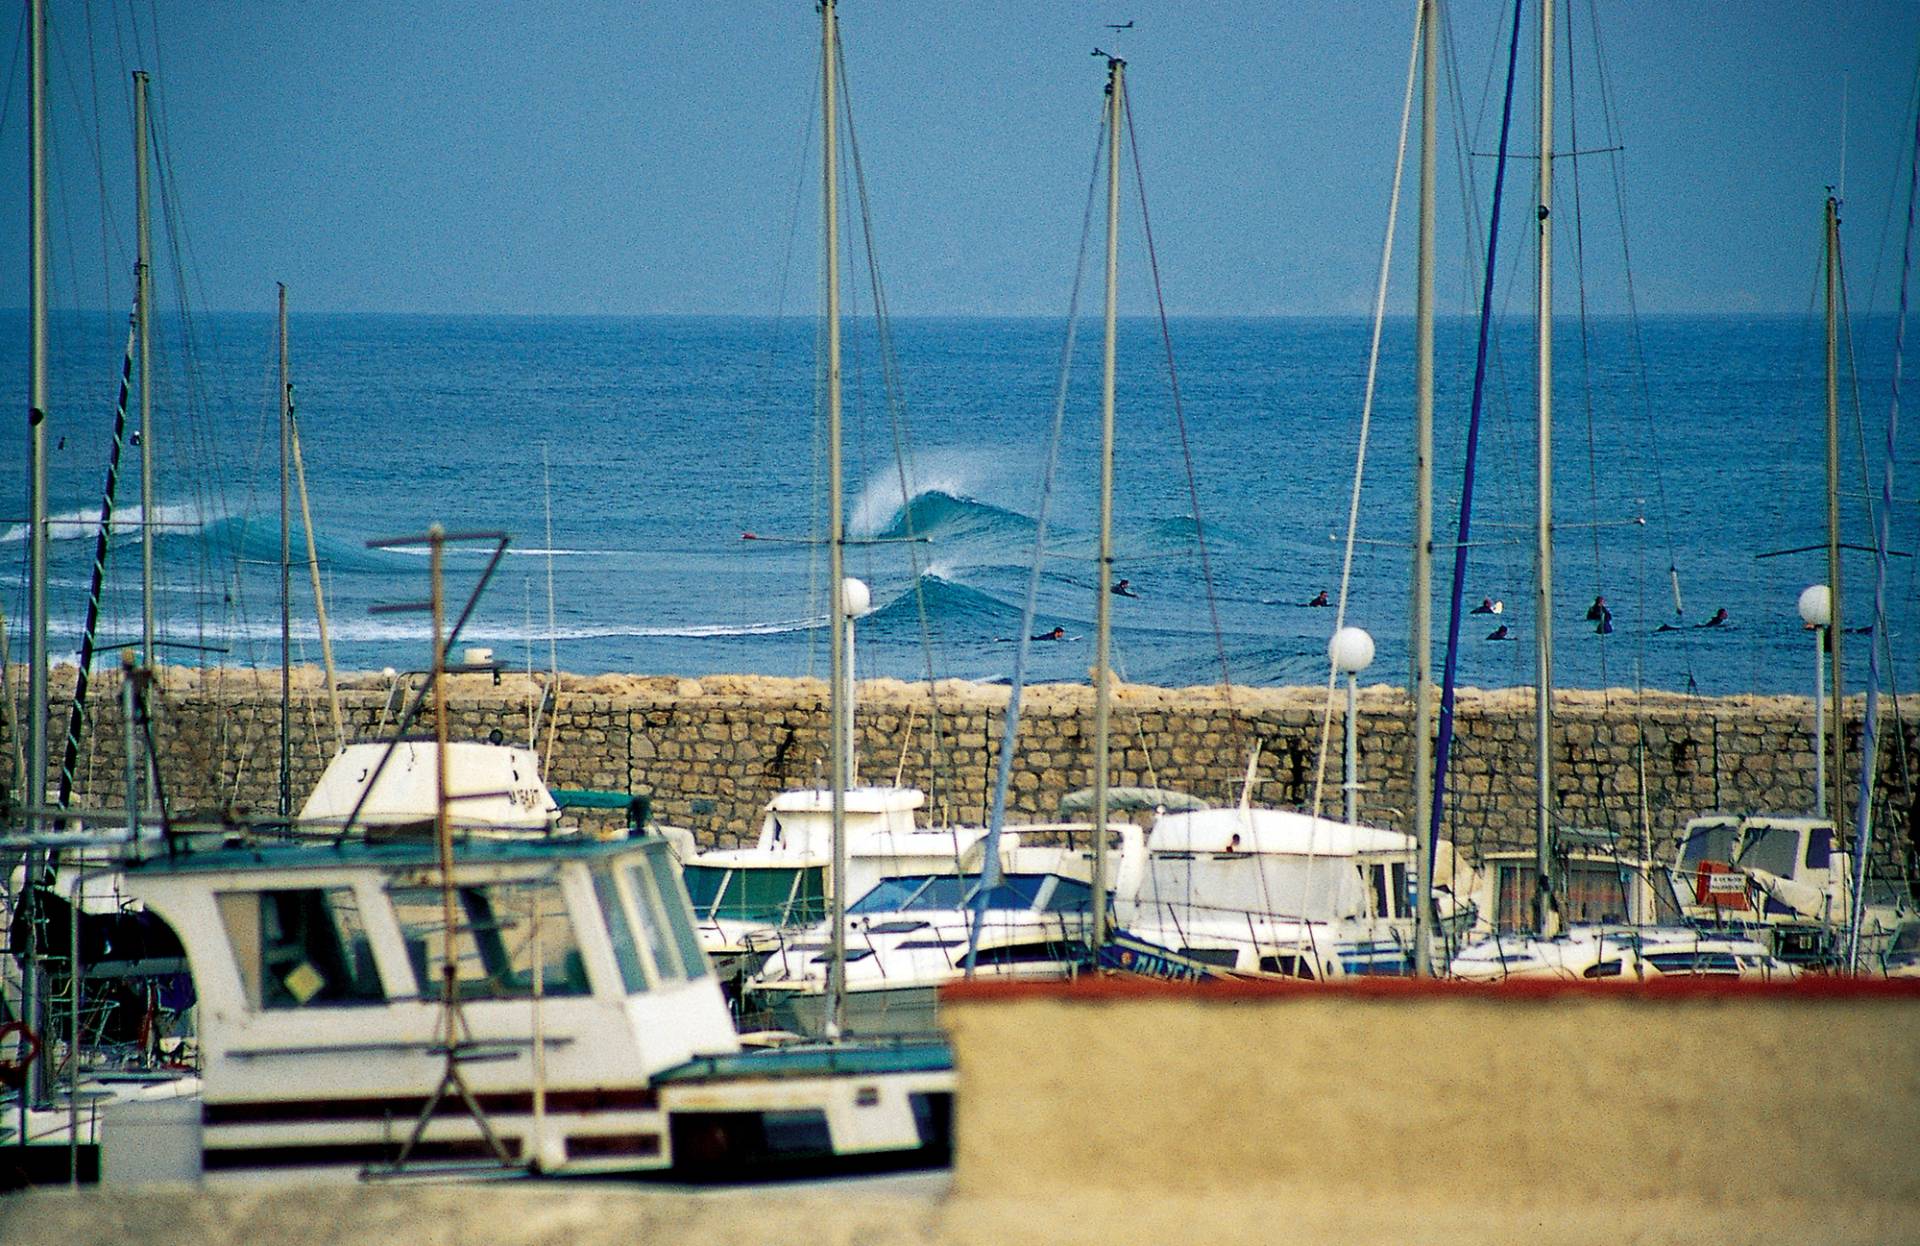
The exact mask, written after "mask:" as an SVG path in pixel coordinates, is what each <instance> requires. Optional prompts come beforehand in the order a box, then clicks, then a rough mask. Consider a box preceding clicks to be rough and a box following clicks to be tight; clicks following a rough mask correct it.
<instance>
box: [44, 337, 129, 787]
mask: <svg viewBox="0 0 1920 1246" xmlns="http://www.w3.org/2000/svg"><path fill="white" fill-rule="evenodd" d="M136 324H137V321H136V319H135V317H134V315H133V314H132V313H129V315H128V316H127V349H126V353H125V354H124V355H123V356H122V358H121V364H120V397H119V399H118V401H116V402H115V403H114V408H113V444H112V447H111V449H110V450H109V452H108V454H107V481H106V484H105V486H103V487H102V489H101V491H100V530H99V533H98V535H97V536H96V537H95V539H94V544H93V575H92V577H91V580H90V582H89V585H88V589H87V616H86V621H85V623H84V624H83V625H82V626H81V629H80V661H79V665H78V666H77V667H76V668H75V671H74V683H73V703H72V705H71V706H70V707H69V708H68V712H67V738H66V744H65V747H63V748H62V749H61V754H60V787H59V794H58V795H57V796H56V797H55V798H54V804H56V805H58V806H59V807H60V808H62V809H64V808H66V807H67V802H68V801H69V800H70V799H71V798H72V796H73V771H74V766H75V764H76V763H77V762H78V761H79V753H80V732H81V730H82V728H83V727H84V726H85V725H86V713H87V683H88V680H89V679H90V678H91V677H92V675H93V644H94V637H95V631H96V629H97V628H98V627H99V624H100V595H101V593H102V591H103V590H104V589H105V588H106V580H107V549H108V546H109V544H110V538H111V536H112V534H113V503H114V496H115V494H116V493H117V492H118V489H119V483H120V451H121V448H122V447H123V446H125V444H126V435H127V391H128V390H129V389H130V388H131V387H132V385H133V351H134V346H135V343H136V340H137V339H136V338H135V336H134V334H135V328H136ZM142 519H143V520H145V521H147V522H151V517H150V516H142Z"/></svg>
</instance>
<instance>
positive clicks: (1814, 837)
mask: <svg viewBox="0 0 1920 1246" xmlns="http://www.w3.org/2000/svg"><path fill="white" fill-rule="evenodd" d="M1832 864H1833V828H1831V827H1826V826H1816V827H1814V828H1813V830H1812V831H1811V832H1810V833H1809V834H1808V836H1807V868H1808V869H1810V870H1824V869H1827V868H1829V867H1830V866H1831V865H1832Z"/></svg>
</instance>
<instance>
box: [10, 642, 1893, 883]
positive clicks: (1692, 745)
mask: <svg viewBox="0 0 1920 1246" xmlns="http://www.w3.org/2000/svg"><path fill="white" fill-rule="evenodd" d="M10 684H11V691H12V692H13V693H14V700H15V703H16V705H17V704H18V702H19V701H20V700H22V699H23V698H22V697H21V695H20V693H21V691H22V689H23V687H24V680H22V679H19V678H17V677H16V678H15V679H14V680H12V681H10ZM71 684H72V678H71V672H70V670H69V671H62V672H58V673H57V677H56V679H55V681H54V684H53V689H54V691H53V702H54V704H53V707H52V713H51V715H50V718H51V722H50V724H49V741H50V744H49V751H50V753H51V754H52V765H53V773H55V774H57V764H58V756H59V751H60V743H61V741H62V740H63V738H64V732H65V727H66V719H67V708H66V707H67V702H68V700H69V699H70V696H71ZM118 689H119V677H118V674H117V673H112V672H110V673H108V674H105V675H103V676H100V677H97V678H96V679H95V681H94V692H93V694H92V696H91V697H90V701H91V705H92V710H91V713H90V715H89V730H88V732H87V734H86V736H85V739H84V742H83V746H82V748H81V750H80V753H79V758H78V765H77V767H76V781H77V786H76V794H75V803H76V804H77V805H80V806H93V807H114V806H118V805H121V804H122V803H123V800H124V796H123V788H124V779H123V775H124V763H123V757H124V754H123V752H122V745H121V740H122V732H121V725H120V715H119V710H118V704H119V697H118ZM412 695H413V690H412V689H410V688H403V687H397V686H395V685H394V684H392V683H391V682H390V681H388V680H384V679H381V678H378V677H368V676H360V677H355V678H353V679H351V680H350V681H349V683H348V686H347V687H346V688H345V690H344V691H342V693H341V694H340V697H341V706H342V713H343V717H344V719H345V722H346V733H347V735H348V737H349V738H350V739H352V738H374V737H376V736H378V735H379V734H381V733H382V732H385V731H389V730H391V728H392V725H393V723H394V721H395V719H396V718H397V717H398V716H399V714H400V712H401V710H402V708H403V706H404V705H405V703H406V702H407V701H408V700H409V698H410V697H411V696H412ZM548 695H549V694H548V690H547V689H546V687H545V684H544V681H542V680H535V681H532V682H529V681H528V680H527V679H526V678H525V677H524V676H509V677H507V678H506V679H505V680H504V681H503V682H502V683H500V684H498V685H496V684H495V683H493V682H492V681H491V680H490V679H487V678H486V677H484V676H473V675H463V676H457V677H453V678H452V680H451V687H450V692H449V702H450V713H449V718H450V727H449V730H450V734H451V736H452V738H454V739H484V738H487V736H488V735H489V734H490V733H491V732H493V731H496V730H497V731H499V732H500V733H501V735H502V736H503V737H504V738H505V739H508V740H514V741H521V742H525V741H526V740H527V739H528V735H529V730H530V728H532V727H533V726H534V722H535V716H534V707H535V706H536V705H539V706H540V707H541V709H540V713H539V716H538V739H537V741H536V744H537V747H538V748H539V749H540V750H541V751H542V752H543V753H544V754H546V756H547V758H548V782H549V783H550V784H551V785H553V786H555V787H594V788H604V789H614V790H621V791H631V792H643V793H647V794H649V795H651V796H652V797H653V799H654V809H655V816H656V817H657V818H658V819H660V820H662V821H666V822H671V823H675V824H678V825H682V826H686V827H689V828H691V829H693V830H694V831H695V832H696V833H697V834H698V836H699V837H700V839H701V840H702V841H703V842H704V843H707V844H720V845H731V844H735V843H738V842H740V841H741V840H743V839H748V840H750V839H751V837H752V835H753V834H754V832H755V830H756V829H757V827H758V824H759V817H760V809H761V807H762V806H763V805H764V804H765V803H766V801H767V800H768V799H769V798H770V797H771V796H772V795H773V794H774V793H775V792H777V791H779V790H781V789H783V788H788V787H796V786H810V785H813V784H816V783H823V782H824V779H825V775H826V741H827V718H828V714H827V699H826V689H825V685H824V684H822V683H821V682H820V681H817V680H781V679H768V678H759V677H743V676H716V677H710V678H708V679H704V680H697V681H696V680H676V679H669V678H635V677H624V676H602V677H596V678H592V679H584V680H573V679H570V678H563V680H562V681H561V686H560V691H559V694H558V700H557V706H552V705H548V704H546V703H545V701H546V698H547V697H548ZM1092 702H1093V693H1092V689H1090V688H1086V687H1077V686H1064V685H1063V686H1049V687H1042V688H1035V689H1029V690H1028V692H1027V694H1026V698H1025V703H1024V708H1023V714H1022V720H1021V730H1020V733H1019V740H1018V744H1017V745H1016V752H1015V756H1014V765H1013V774H1012V786H1011V790H1010V793H1009V799H1008V808H1009V818H1010V819H1013V820H1033V819H1045V818H1051V817H1053V816H1055V814H1056V812H1057V809H1058V805H1059V802H1060V798H1061V797H1062V796H1064V795H1065V794H1066V793H1068V792H1070V791H1072V790H1074V789H1077V788H1081V787H1086V786H1088V785H1089V784H1090V783H1091V755H1092V751H1093V724H1092ZM1006 703H1007V691H1006V689H1004V688H988V687H981V686H978V685H971V684H965V683H959V682H942V683H940V684H937V685H933V686H929V685H925V684H903V683H897V682H894V681H874V682H873V683H870V684H863V685H862V686H861V690H860V704H859V708H858V711H857V714H856V727H857V733H858V741H859V743H858V770H859V775H860V777H861V779H862V780H863V781H866V782H873V783H890V782H893V781H895V779H896V777H897V778H898V780H899V781H900V782H903V783H906V784H909V785H913V786H917V787H920V788H922V789H924V790H925V791H926V792H927V793H928V807H929V815H930V817H931V819H932V820H933V821H935V822H959V823H966V822H982V821H984V820H985V818H986V816H987V812H988V809H989V807H990V804H991V800H992V791H993V782H994V776H995V769H996V767H997V765H998V759H999V752H1000V741H1001V737H1002V733H1003V730H1004V723H1005V711H1006ZM154 706H155V722H154V733H155V743H156V756H157V758H158V767H159V771H160V775H161V782H162V784H163V786H164V788H165V791H166V795H167V798H168V801H169V805H170V807H171V808H173V809H175V810H178V811H185V810H196V811H201V812H205V813H209V814H212V813H217V812H219V811H223V810H236V811H240V812H247V813H257V814H266V813H271V812H272V811H273V810H274V809H275V807H276V804H277V796H278V787H279V777H278V768H279V751H280V743H279V740H280V697H279V678H278V673H277V672H244V671H209V672H193V671H184V670H171V671H167V672H165V674H164V676H163V678H162V679H161V680H160V681H159V685H158V687H157V689H156V695H155V698H154ZM1343 709H1344V701H1343V699H1338V698H1337V699H1336V700H1335V702H1334V703H1333V705H1332V706H1331V708H1330V709H1329V707H1328V706H1327V704H1326V702H1325V698H1324V697H1323V695H1322V693H1321V691H1320V690H1318V689H1304V688H1294V689H1233V690H1230V691H1226V692H1223V691H1222V690H1220V689H1217V688H1189V689H1161V688H1148V687H1142V686H1137V685H1126V686H1122V687H1120V688H1119V689H1117V691H1116V696H1115V702H1114V714H1113V720H1112V753H1113V759H1114V760H1113V770H1112V782H1113V783H1115V784H1116V785H1118V784H1137V785H1154V786H1161V787H1172V788H1178V789H1182V790H1185V791H1188V792H1191V793H1193V794H1194V795H1197V796H1200V797H1202V798H1204V799H1207V800H1210V801H1213V802H1216V803H1229V802H1233V801H1235V800H1237V799H1239V796H1240V792H1241V788H1242V785H1243V784H1244V783H1245V782H1246V778H1247V771H1248V758H1249V755H1250V753H1251V751H1252V750H1253V748H1254V746H1255V745H1256V743H1257V745H1258V747H1259V755H1258V761H1257V763H1256V765H1255V767H1254V776H1255V783H1256V788H1255V791H1254V797H1253V798H1254V800H1255V801H1256V802H1258V803H1261V804H1266V805H1272V806H1278V807H1306V806H1309V805H1311V804H1312V802H1313V800H1314V796H1315V792H1316V791H1318V792H1319V794H1320V803H1321V808H1322V809H1324V810H1325V811H1327V812H1329V813H1331V814H1335V815H1337V814H1338V813H1339V811H1340V809H1341V805H1342V790H1341V784H1342V740H1343V732H1344V724H1343V721H1342V713H1343ZM1847 709H1848V721H1849V723H1850V724H1851V729H1850V732H1849V735H1850V749H1849V756H1848V762H1847V776H1848V783H1847V788H1846V791H1845V793H1844V795H1845V796H1846V808H1847V809H1848V810H1851V807H1852V799H1853V793H1854V792H1855V791H1857V788H1856V787H1855V786H1854V782H1855V781H1856V779H1857V776H1858V773H1859V726H1858V724H1859V716H1860V712H1861V705H1860V703H1859V699H1858V698H1855V700H1854V701H1852V702H1850V703H1849V705H1848V707H1847ZM1902 709H1903V712H1902V713H1900V714H1895V713H1894V712H1892V707H1891V706H1883V711H1884V712H1883V716H1882V721H1883V722H1885V723H1887V724H1888V729H1887V731H1886V732H1885V734H1884V736H1883V744H1884V751H1883V752H1882V755H1881V756H1882V764H1881V767H1880V796H1881V799H1882V800H1883V802H1884V805H1883V812H1882V815H1881V819H1880V842H1881V844H1882V845H1883V847H1884V848H1885V849H1886V850H1888V851H1891V852H1894V853H1904V852H1906V851H1908V850H1909V849H1910V848H1911V846H1912V837H1913V836H1914V835H1915V834H1916V833H1920V832H1916V828H1915V826H1914V818H1915V817H1916V811H1915V809H1914V800H1915V793H1914V791H1913V789H1912V788H1911V787H1910V786H1909V784H1910V779H1909V777H1908V771H1907V769H1906V767H1905V764H1904V762H1903V760H1902V758H1901V754H1900V752H1899V745H1898V743H1897V741H1898V739H1899V736H1900V733H1902V732H1904V736H1905V739H1904V747H1905V749H1906V752H1907V754H1908V755H1912V754H1913V753H1914V752H1915V751H1916V750H1920V722H1916V719H1917V718H1920V712H1917V711H1920V702H1915V703H1912V704H1909V705H1906V706H1904V707H1902ZM15 715H17V710H16V711H15ZM15 715H10V716H9V720H10V721H14V720H16V719H15ZM1555 715H1556V719H1555V749H1554V767H1553V777H1554V786H1555V789H1556V793H1557V796H1558V800H1559V811H1560V817H1559V821H1560V823H1561V824H1562V825H1570V826H1582V827H1590V828H1595V829H1611V830H1614V831H1616V832H1618V833H1620V834H1622V835H1624V836H1627V837H1629V840H1630V842H1634V841H1637V839H1638V837H1639V835H1640V833H1641V826H1642V819H1643V818H1644V820H1645V822H1646V824H1647V825H1648V826H1649V828H1650V835H1651V838H1652V839H1653V840H1654V842H1655V843H1656V844H1660V843H1665V842H1670V841H1671V839H1672V837H1673V835H1674V833H1675V832H1676V831H1677V830H1678V828H1679V827H1680V825H1681V824H1682V823H1683V822H1684V821H1685V820H1686V819H1687V818H1689V817H1692V816H1694V815H1696V814H1699V813H1703V812H1709V811H1713V810H1736V811H1752V812H1759V811H1766V812H1785V813H1795V812H1804V811H1807V810H1810V809H1811V807H1812V805H1813V773H1814V765H1813V741H1812V739H1811V734H1812V710H1811V705H1810V703H1809V702H1808V700H1807V699H1806V698H1796V697H1740V698H1726V699H1707V698H1698V697H1681V696H1675V695H1671V694H1646V695H1644V696H1640V695H1636V694H1634V693H1631V692H1623V691H1615V692H1610V693H1601V692H1568V693H1565V694H1562V695H1560V696H1559V697H1557V698H1556V705H1555ZM1409 718H1410V712H1409V706H1408V699H1407V697H1406V695H1405V693H1404V692H1403V691H1401V690H1400V689H1397V688H1391V687H1386V686H1379V687H1375V688H1370V689H1366V690H1364V691H1363V692H1362V694H1361V697H1360V701H1359V717H1358V735H1359V745H1358V753H1359V785H1360V787H1359V811H1360V817H1361V819H1362V820H1363V821H1368V822H1372V823H1375V824H1378V825H1388V826H1403V825H1404V824H1405V822H1406V819H1407V817H1408V812H1409V811H1410V810H1411V808H1412V797H1411V791H1410V787H1411V783H1410V776H1411V771H1412V759H1411V757H1410V755H1409V753H1408V748H1407V740H1408V726H1409ZM289 728H290V730H289V734H290V737H291V741H292V747H291V751H290V756H291V765H290V770H291V776H290V787H291V791H292V799H293V803H294V805H295V807H296V808H297V807H298V805H299V803H300V802H301V801H302V800H303V799H304V797H305V794H306V793H307V791H308V790H309V789H310V788H311V787H312V786H313V784H314V783H315V781H317V779H318V778H319V775H320V771H321V769H322V768H323V767H324V765H325V762H326V759H327V758H328V757H329V756H331V754H332V751H333V742H334V733H333V728H332V726H331V717H330V713H329V710H328V707H327V697H326V694H325V692H324V690H323V689H322V688H321V687H320V686H319V681H318V680H317V678H315V677H314V675H313V673H312V672H309V671H302V672H300V673H299V678H298V679H297V680H296V682H295V687H294V691H293V698H292V705H291V714H290V723H289ZM430 731H431V719H430V718H423V719H422V720H421V721H420V722H418V723H417V724H416V725H415V727H414V728H413V732H414V733H417V734H429V733H430ZM1533 735H1534V725H1533V701H1532V696H1531V694H1530V693H1529V692H1526V691H1515V690H1501V691H1492V692H1479V691H1474V690H1467V691H1463V692H1462V693H1461V695H1460V698H1459V704H1458V715H1457V728H1456V736H1455V744H1454V753H1453V765H1452V782H1451V790H1450V792H1449V795H1448V821H1447V826H1448V832H1447V833H1448V834H1449V835H1450V836H1451V837H1452V838H1453V839H1454V840H1455V842H1456V843H1458V844H1459V845H1460V846H1461V847H1462V848H1464V849H1467V850H1468V851H1469V852H1470V853H1475V854H1477V853H1479V852H1484V851H1487V850H1491V849H1499V848H1521V847H1525V846H1527V845H1529V844H1531V842H1532V839H1533V823H1534V813H1533V806H1534V793H1535V790H1536V782H1535V777H1534V760H1533V745H1532V741H1533ZM1323 737H1324V742H1325V754H1324V755H1325V761H1324V766H1323V765H1322V763H1321V757H1322V741H1323ZM12 754H13V748H12V740H11V738H10V737H9V736H7V735H6V734H5V733H4V732H0V777H3V778H4V779H5V780H6V782H7V785H8V787H9V788H10V789H12V788H13V774H14V771H13V766H14V763H13V760H12ZM55 782H56V778H52V777H50V779H49V788H48V790H49V792H50V793H51V792H52V791H54V790H55V788H54V784H55Z"/></svg>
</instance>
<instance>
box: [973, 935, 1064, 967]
mask: <svg viewBox="0 0 1920 1246" xmlns="http://www.w3.org/2000/svg"><path fill="white" fill-rule="evenodd" d="M1084 952H1085V946H1084V945H1083V944H1078V943H1062V942H1057V941H1054V940H1051V939H1049V940H1045V941H1043V942H1029V943H1008V944H1003V945H1002V946H1000V947H983V948H981V949H980V950H979V951H978V952H977V953H975V956H974V963H975V964H977V965H1041V964H1049V963H1052V962H1056V961H1062V960H1076V959H1078V958H1079V957H1080V956H1081V955H1083V954H1084Z"/></svg>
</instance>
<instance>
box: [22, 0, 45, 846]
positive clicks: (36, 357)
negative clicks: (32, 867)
mask: <svg viewBox="0 0 1920 1246" xmlns="http://www.w3.org/2000/svg"><path fill="white" fill-rule="evenodd" d="M28 10H29V12H30V13H31V18H30V21H31V25H32V28H33V29H32V32H31V34H30V37H29V41H30V43H31V51H30V53H29V56H28V66H27V94H28V97H29V101H28V107H27V112H28V121H27V129H28V135H29V138H28V142H29V154H28V157H27V162H28V166H29V174H28V179H29V194H30V196H31V199H32V206H31V208H30V209H29V213H28V215H29V218H30V220H31V222H32V224H31V226H30V232H31V234H32V238H31V241H30V248H29V249H30V252H31V256H32V260H31V269H32V278H31V281H32V285H33V289H32V292H31V296H30V305H31V312H30V316H31V320H32V327H31V329H30V330H29V336H30V338H31V341H32V344H31V346H30V348H29V352H30V358H29V362H28V387H29V397H28V401H27V444H28V450H27V453H28V456H29V457H30V459H31V460H32V461H31V465H30V466H29V468H28V477H29V484H28V492H29V493H30V494H31V497H30V498H29V500H28V508H29V509H28V519H27V784H26V795H27V807H28V808H30V809H32V810H34V811H35V814H34V815H33V817H32V824H33V825H38V811H39V810H40V809H41V808H42V807H43V806H44V805H45V804H46V803H47V46H46V45H47V15H46V9H45V6H44V5H43V3H42V0H31V3H30V4H29V5H28ZM32 881H33V880H32V879H31V878H29V879H28V882H29V883H31V882H32Z"/></svg>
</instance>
